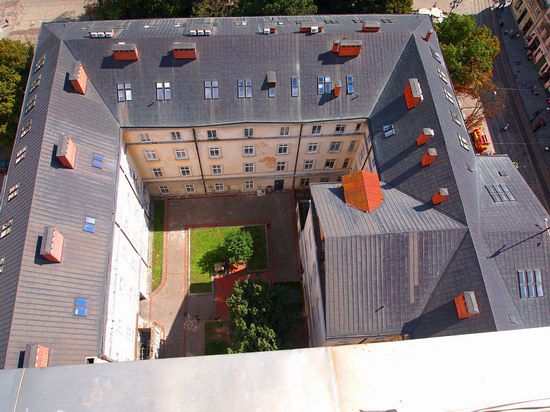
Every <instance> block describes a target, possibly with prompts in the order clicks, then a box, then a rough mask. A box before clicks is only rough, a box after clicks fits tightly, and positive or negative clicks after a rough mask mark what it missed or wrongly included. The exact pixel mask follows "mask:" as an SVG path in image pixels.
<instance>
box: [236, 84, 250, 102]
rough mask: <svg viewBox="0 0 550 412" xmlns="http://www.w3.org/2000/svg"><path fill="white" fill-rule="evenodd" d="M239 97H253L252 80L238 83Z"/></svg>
mask: <svg viewBox="0 0 550 412" xmlns="http://www.w3.org/2000/svg"><path fill="white" fill-rule="evenodd" d="M237 96H238V97H239V99H244V98H247V99H249V98H251V97H252V80H238V81H237Z"/></svg>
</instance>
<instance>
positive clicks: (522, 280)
mask: <svg viewBox="0 0 550 412" xmlns="http://www.w3.org/2000/svg"><path fill="white" fill-rule="evenodd" d="M518 283H519V297H520V298H521V299H527V298H541V297H543V296H544V290H543V287H542V273H541V270H540V269H535V270H518Z"/></svg>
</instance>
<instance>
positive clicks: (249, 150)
mask: <svg viewBox="0 0 550 412" xmlns="http://www.w3.org/2000/svg"><path fill="white" fill-rule="evenodd" d="M255 154H256V151H255V149H254V146H253V145H247V146H244V148H243V156H254V155H255Z"/></svg>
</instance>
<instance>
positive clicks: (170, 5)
mask: <svg viewBox="0 0 550 412" xmlns="http://www.w3.org/2000/svg"><path fill="white" fill-rule="evenodd" d="M192 5H193V4H192V0H97V1H96V2H94V3H90V4H88V5H86V6H85V7H84V9H85V10H86V13H87V14H88V15H91V16H95V17H96V18H100V19H106V20H121V19H142V18H147V17H159V18H160V17H186V16H189V15H190V14H191V8H192Z"/></svg>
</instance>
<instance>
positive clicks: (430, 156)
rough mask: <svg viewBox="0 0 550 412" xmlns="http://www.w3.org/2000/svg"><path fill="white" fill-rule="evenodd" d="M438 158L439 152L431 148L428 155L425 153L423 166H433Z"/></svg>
mask: <svg viewBox="0 0 550 412" xmlns="http://www.w3.org/2000/svg"><path fill="white" fill-rule="evenodd" d="M436 157H437V150H435V148H433V147H430V148H429V149H428V151H427V152H426V153H424V157H422V166H424V167H426V166H429V165H431V164H432V162H433V161H434V160H435V158H436Z"/></svg>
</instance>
